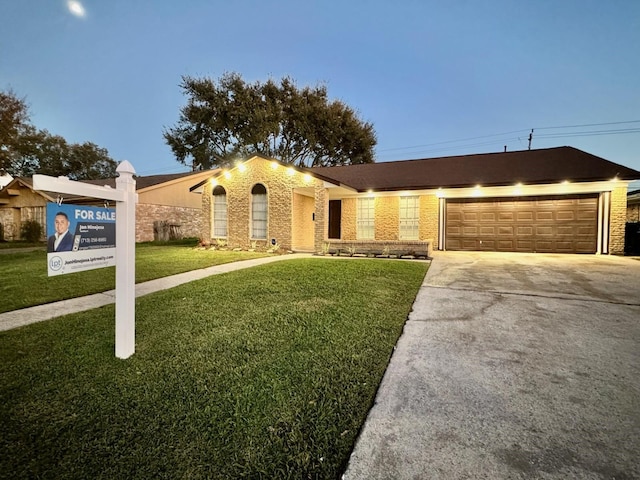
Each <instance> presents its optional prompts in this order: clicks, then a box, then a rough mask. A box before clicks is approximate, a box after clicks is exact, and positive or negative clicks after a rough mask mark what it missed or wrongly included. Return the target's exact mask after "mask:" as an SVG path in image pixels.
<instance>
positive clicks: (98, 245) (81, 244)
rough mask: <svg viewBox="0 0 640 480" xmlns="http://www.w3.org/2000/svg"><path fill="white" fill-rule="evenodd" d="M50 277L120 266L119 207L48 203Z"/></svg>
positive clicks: (48, 260) (48, 261) (48, 262)
mask: <svg viewBox="0 0 640 480" xmlns="http://www.w3.org/2000/svg"><path fill="white" fill-rule="evenodd" d="M47 235H48V238H47V265H48V274H49V276H53V275H63V274H66V273H75V272H81V271H84V270H92V269H95V268H102V267H110V266H113V265H115V264H116V260H115V256H116V248H115V247H116V211H115V208H106V207H88V206H83V205H69V204H62V205H60V204H57V203H48V204H47Z"/></svg>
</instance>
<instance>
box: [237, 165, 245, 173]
mask: <svg viewBox="0 0 640 480" xmlns="http://www.w3.org/2000/svg"><path fill="white" fill-rule="evenodd" d="M238 170H240V171H241V172H244V171H246V170H247V166H246V165H245V164H244V163H238Z"/></svg>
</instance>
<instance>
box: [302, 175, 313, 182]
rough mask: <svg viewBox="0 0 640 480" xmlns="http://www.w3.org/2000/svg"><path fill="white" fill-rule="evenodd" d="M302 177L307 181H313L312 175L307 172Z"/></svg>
mask: <svg viewBox="0 0 640 480" xmlns="http://www.w3.org/2000/svg"><path fill="white" fill-rule="evenodd" d="M302 178H303V180H304V181H305V182H307V183H309V182H310V181H311V175H309V174H308V173H305V174H304V177H302Z"/></svg>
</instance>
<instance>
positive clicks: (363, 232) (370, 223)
mask: <svg viewBox="0 0 640 480" xmlns="http://www.w3.org/2000/svg"><path fill="white" fill-rule="evenodd" d="M365 201H366V203H367V204H368V205H367V206H366V209H365V208H363V207H364V205H363V204H364V203H365ZM365 211H366V213H367V214H368V215H367V217H366V218H363V217H362V214H363V213H364V212H365ZM369 214H370V215H369ZM375 218H376V212H375V198H370V197H365V198H358V199H357V202H356V239H357V240H375V237H376V223H375Z"/></svg>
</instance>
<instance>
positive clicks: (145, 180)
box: [0, 170, 213, 203]
mask: <svg viewBox="0 0 640 480" xmlns="http://www.w3.org/2000/svg"><path fill="white" fill-rule="evenodd" d="M212 172H213V170H212ZM200 173H202V171H197V172H183V173H168V174H165V175H149V176H146V177H142V176H141V177H137V176H135V175H134V176H135V179H136V190H142V189H143V188H148V187H152V186H154V185H159V184H161V183H165V182H170V181H172V180H176V179H178V178H182V177H188V176H190V175H196V174H200ZM80 181H81V182H82V183H90V184H92V185H101V186H105V185H106V186H109V187H111V188H116V179H115V178H101V179H98V180H80ZM16 183H22V184H23V185H26V186H27V187H29V188H31V189H33V177H15V178H14V179H13V180H12V181H11V183H9V184H8V185H7V186H6V187H9V186H10V185H15V184H16ZM6 187H5V188H6ZM5 188H2V189H0V191H2V190H5ZM41 193H43V194H44V195H45V196H48V197H49V198H54V199H55V198H57V197H58V195H59V194H58V193H56V192H48V191H41ZM64 198H65V200H66V201H67V202H69V201H77V202H91V203H94V202H99V201H102V200H99V199H95V198H93V197H81V196H78V195H69V194H65V195H64Z"/></svg>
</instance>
